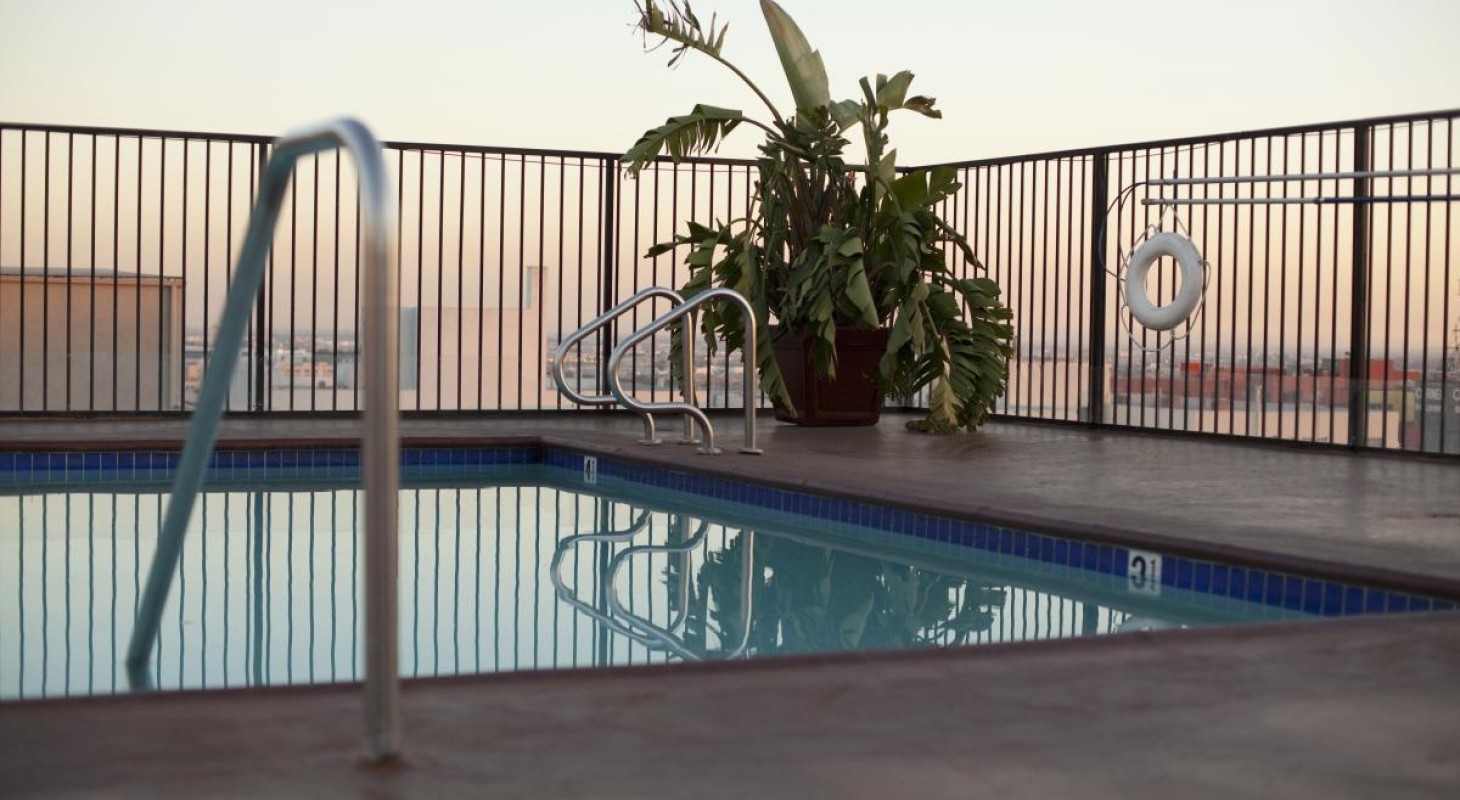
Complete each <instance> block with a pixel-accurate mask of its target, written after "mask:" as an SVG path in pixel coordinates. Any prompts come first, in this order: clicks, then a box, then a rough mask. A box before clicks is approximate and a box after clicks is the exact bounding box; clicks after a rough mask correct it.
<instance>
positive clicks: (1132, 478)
mask: <svg viewBox="0 0 1460 800" xmlns="http://www.w3.org/2000/svg"><path fill="white" fill-rule="evenodd" d="M900 422H901V420H900V419H898V418H896V417H893V418H890V419H889V420H887V421H885V422H884V423H883V424H882V425H880V426H878V427H876V428H866V429H841V430H825V429H823V430H816V429H804V428H796V427H792V426H784V425H775V424H772V423H768V424H766V425H765V426H764V429H763V431H762V437H761V445H762V446H763V447H764V448H765V450H766V454H765V455H763V456H750V455H742V454H738V453H736V452H734V449H733V448H734V447H737V446H738V445H739V442H740V438H741V434H740V428H739V424H740V423H739V419H738V418H735V417H728V416H727V417H720V418H717V420H716V426H717V430H719V431H720V433H721V437H722V442H721V444H722V446H723V447H725V449H726V452H725V453H724V454H723V455H720V456H713V457H712V456H703V455H697V454H695V453H694V452H693V450H692V448H687V447H675V446H672V445H665V446H661V447H653V448H648V447H642V446H639V445H637V444H635V443H634V440H635V439H636V438H637V434H638V432H639V426H638V424H637V422H635V421H634V420H632V419H628V418H624V417H620V416H613V415H598V414H584V415H578V416H575V417H573V418H570V419H566V420H565V419H561V418H539V417H533V418H500V417H499V418H488V419H460V418H456V419H432V420H406V421H404V422H403V424H402V433H403V434H404V435H405V436H407V437H411V438H415V439H419V440H423V441H425V440H430V441H455V442H476V441H489V440H491V441H500V440H502V439H503V438H504V437H505V438H512V439H516V438H517V437H526V438H525V439H522V440H523V441H543V442H546V443H548V444H551V445H556V446H566V447H573V448H577V449H581V450H584V451H589V452H596V453H601V454H608V455H616V456H619V457H622V458H632V459H637V460H643V461H649V462H653V463H659V464H663V465H666V466H674V467H676V468H682V469H691V470H696V471H710V472H716V473H722V474H731V475H737V476H741V477H744V478H747V479H752V480H757V481H762V482H766V483H773V484H778V485H788V486H802V487H806V488H810V489H815V490H818V491H828V492H832V493H835V494H840V495H845V496H853V497H860V498H868V499H874V500H879V501H887V502H893V503H897V504H903V505H909V506H916V507H922V508H931V509H937V510H943V511H947V512H949V513H956V514H967V515H975V516H982V517H985V518H990V519H995V520H1005V521H1010V522H1015V523H1019V524H1023V525H1026V526H1028V527H1033V528H1039V529H1049V530H1057V531H1068V532H1072V533H1082V532H1083V533H1084V534H1087V535H1090V536H1094V537H1096V538H1108V537H1114V538H1120V537H1127V538H1129V537H1134V538H1135V540H1137V541H1141V542H1149V543H1153V544H1164V545H1166V546H1169V547H1170V548H1172V549H1174V550H1177V551H1183V552H1198V553H1212V554H1220V553H1226V554H1228V555H1231V556H1232V557H1234V558H1237V559H1239V560H1240V559H1259V560H1261V559H1269V560H1273V561H1274V562H1275V563H1281V564H1289V565H1293V566H1301V565H1304V564H1308V565H1311V566H1315V567H1317V568H1318V569H1319V570H1320V571H1322V570H1325V569H1328V570H1337V571H1338V572H1339V573H1340V574H1367V575H1370V576H1374V577H1378V578H1380V579H1382V580H1385V581H1387V582H1395V583H1398V584H1400V585H1413V586H1420V587H1424V586H1427V587H1430V588H1432V589H1438V590H1443V591H1445V592H1447V593H1448V592H1450V591H1452V590H1453V589H1454V588H1455V587H1456V586H1460V462H1455V461H1449V462H1440V461H1416V460H1406V459H1402V458H1393V457H1385V456H1354V455H1351V454H1346V453H1342V452H1313V451H1303V450H1296V449H1292V448H1283V447H1269V446H1254V445H1249V444H1242V443H1225V442H1214V441H1198V440H1189V439H1175V438H1169V437H1159V436H1146V435H1131V434H1123V433H1112V432H1092V431H1088V430H1083V429H1078V428H1067V427H1058V426H1042V425H1025V424H993V425H989V426H987V427H985V428H984V429H983V430H981V431H980V432H979V433H977V434H973V435H957V436H951V437H927V436H920V435H915V434H911V433H907V432H905V431H903V430H901V428H900ZM358 426H359V423H358V421H355V420H350V419H330V420H317V419H315V420H300V419H283V420H256V419H247V420H229V421H228V422H226V423H225V426H224V429H223V434H222V440H223V443H224V444H225V445H226V444H229V443H238V444H245V445H258V444H262V443H269V442H274V443H279V444H291V445H299V444H304V443H308V442H318V443H326V442H342V441H350V440H352V439H353V438H355V437H357V436H358V430H359V428H358ZM666 427H668V426H666ZM676 427H677V425H676ZM675 432H677V431H666V433H669V434H671V435H672V434H673V433H675ZM182 437H183V423H182V421H180V420H142V421H135V422H127V421H106V422H92V421H81V420H48V421H40V422H37V421H31V420H0V449H8V448H15V447H56V446H61V445H62V444H67V445H69V446H72V447H91V446H97V447H102V446H109V445H110V444H126V445H127V446H133V445H139V446H140V445H142V444H148V445H156V446H174V447H175V446H177V444H178V443H179V442H180V441H181V440H182ZM360 713H361V710H360V697H359V693H358V689H357V688H353V687H320V688H281V689H261V690H245V691H238V692H233V691H230V692H210V693H195V694H177V695H159V696H152V697H121V698H104V699H95V700H61V701H39V702H26V703H12V704H0V796H15V797H25V796H65V797H90V796H95V797H203V796H207V797H304V796H320V797H335V796H340V797H453V796H463V797H465V796H470V797H615V798H616V797H624V798H629V797H687V796H688V797H747V796H757V795H759V796H766V797H839V798H846V797H876V798H887V797H903V796H907V797H1003V798H1019V797H1031V798H1035V797H1038V798H1048V797H1091V798H1103V797H1157V796H1159V797H1173V796H1174V797H1325V798H1331V797H1386V798H1388V797H1454V796H1460V744H1457V743H1460V615H1457V614H1432V615H1423V616H1413V617H1387V618H1378V619H1350V620H1340V621H1325V622H1317V623H1290V624H1286V625H1269V626H1256V627H1246V628H1225V629H1207V630H1201V631H1177V632H1159V633H1138V634H1123V635H1121V636H1118V637H1110V638H1105V639H1097V640H1080V641H1071V642H1047V643H1033V644H1015V645H997V646H990V647H985V648H981V649H966V650H956V651H938V652H924V653H911V654H898V655H890V656H887V655H884V656H857V655H850V656H848V655H838V656H826V657H818V658H811V659H797V660H786V661H775V660H769V661H765V662H757V663H748V664H730V665H710V666H707V667H698V666H677V667H662V668H659V667H656V668H635V669H632V670H622V671H621V670H609V671H603V672H593V673H559V674H519V675H497V676H482V677H473V678H460V679H449V680H432V681H418V682H413V683H409V684H407V688H406V692H405V701H404V714H405V726H406V735H407V751H406V752H407V756H408V757H407V760H406V762H405V763H404V764H402V765H398V766H397V767H394V768H389V769H374V768H372V769H367V768H362V767H360V766H359V765H358V763H357V757H358V748H359V721H360Z"/></svg>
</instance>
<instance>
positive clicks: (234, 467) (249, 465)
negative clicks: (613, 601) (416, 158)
mask: <svg viewBox="0 0 1460 800" xmlns="http://www.w3.org/2000/svg"><path fill="white" fill-rule="evenodd" d="M180 459H181V454H180V453H179V452H177V451H149V450H139V451H94V452H93V451H87V452H80V451H78V452H28V451H7V452H0V489H7V488H25V487H43V486H46V485H61V484H67V485H69V484H75V483H78V482H85V483H97V484H103V485H104V484H108V483H111V484H126V483H154V482H166V481H171V480H172V479H173V478H174V477H175V476H176V473H177V467H178V462H179V461H180ZM541 462H542V449H541V448H540V447H537V446H507V447H502V446H495V447H475V448H440V447H402V448H401V470H402V474H403V475H404V476H407V477H411V478H451V477H469V476H470V474H471V471H472V470H473V469H478V468H481V467H494V466H526V465H529V464H539V463H541ZM207 469H208V480H210V481H230V480H273V479H281V478H287V479H295V480H308V479H321V480H329V479H342V478H350V477H354V476H355V475H358V474H359V470H360V451H359V449H358V448H299V449H279V448H273V449H268V450H229V449H224V450H217V451H215V452H214V453H213V454H212V455H211V456H210V457H209V459H208V466H207Z"/></svg>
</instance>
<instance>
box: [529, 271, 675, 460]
mask: <svg viewBox="0 0 1460 800" xmlns="http://www.w3.org/2000/svg"><path fill="white" fill-rule="evenodd" d="M656 297H662V298H665V299H667V300H669V301H670V302H671V303H672V304H673V305H675V306H679V305H682V304H683V303H684V297H682V296H681V295H680V294H679V292H676V291H674V290H673V289H666V288H665V287H663V286H653V287H650V288H648V289H644V290H643V291H640V292H637V293H635V294H634V295H633V296H632V297H630V298H628V299H627V300H624V301H623V302H622V303H619V304H618V305H616V306H614V307H613V308H610V309H609V310H607V311H605V312H603V313H602V314H599V315H598V316H596V317H594V318H593V319H592V320H591V321H590V322H589V323H588V324H586V325H584V326H583V327H581V328H579V329H578V330H576V331H573V332H572V333H570V334H568V338H566V339H564V340H563V341H561V342H559V343H558V349H557V350H554V351H553V366H552V370H551V374H552V378H553V383H555V384H557V386H558V391H560V392H562V393H563V394H565V395H567V396H568V399H569V400H572V401H573V402H575V403H577V404H578V405H580V406H611V405H613V404H614V403H616V402H618V401H617V400H615V399H614V397H613V395H607V394H601V395H585V394H582V393H580V392H579V391H578V390H577V389H574V388H573V387H571V386H569V385H568V382H567V380H566V379H565V378H564V377H563V357H564V356H565V355H567V353H568V350H569V349H570V348H572V347H574V346H575V345H577V344H578V343H579V342H581V341H583V340H584V339H586V338H588V336H589V334H591V333H593V332H594V331H596V330H598V329H599V328H602V327H604V326H606V325H608V324H609V323H610V322H613V321H614V320H616V319H618V318H619V317H621V316H623V315H624V314H626V313H628V311H629V310H630V309H632V308H634V307H635V306H637V305H639V304H640V303H642V302H644V301H645V300H650V299H653V298H656ZM691 324H692V320H686V321H685V329H684V348H683V349H684V387H683V388H684V401H685V402H686V403H689V404H690V405H694V404H695V387H694V379H693V376H694V331H692V330H691V329H690V327H691ZM639 413H640V414H642V415H643V417H644V438H643V439H641V440H640V441H641V442H642V443H643V444H659V436H658V434H657V433H656V432H655V430H654V415H653V414H652V413H650V412H646V411H641V412H639ZM679 443H680V444H698V443H699V440H698V439H696V438H695V436H694V418H693V417H691V416H690V415H689V414H686V415H685V417H684V438H683V439H680V440H679Z"/></svg>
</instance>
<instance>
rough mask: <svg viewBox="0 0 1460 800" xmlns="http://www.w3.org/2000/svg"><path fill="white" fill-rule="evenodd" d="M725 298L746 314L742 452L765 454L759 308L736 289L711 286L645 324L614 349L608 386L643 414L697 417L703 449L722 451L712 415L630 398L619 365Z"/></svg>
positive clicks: (687, 405)
mask: <svg viewBox="0 0 1460 800" xmlns="http://www.w3.org/2000/svg"><path fill="white" fill-rule="evenodd" d="M721 298H723V299H725V300H729V301H730V302H732V303H735V304H736V305H738V306H740V312H741V315H742V316H741V320H742V322H743V323H744V325H745V333H744V337H743V339H744V344H742V345H741V350H740V356H741V363H742V364H743V366H744V371H745V383H744V394H743V405H744V406H745V441H744V443H743V446H742V447H741V448H740V452H742V453H749V454H752V455H759V454H761V453H764V452H765V451H764V450H761V449H760V448H759V447H756V446H755V400H756V364H757V363H758V362H757V361H756V357H755V309H754V308H752V307H751V305H750V301H748V300H746V299H745V297H744V296H743V295H741V294H740V293H739V292H737V291H735V290H733V289H710V290H708V291H704V292H701V293H699V294H697V295H695V296H694V297H692V298H690V299H688V300H686V301H685V302H684V304H683V305H679V306H676V307H674V308H672V309H670V310H669V311H666V312H665V313H663V314H661V315H660V316H658V317H656V318H655V319H654V321H653V322H650V323H649V324H648V325H645V326H644V327H642V328H640V329H639V330H637V331H634V332H633V334H631V335H630V336H629V338H627V339H625V340H624V341H623V342H622V343H621V344H619V346H618V347H617V348H616V349H615V350H614V351H613V354H612V355H611V356H609V359H608V388H609V391H611V392H613V396H614V398H616V399H617V400H618V401H619V403H621V404H622V405H623V406H624V408H629V409H633V410H634V411H637V412H639V413H641V414H649V413H653V412H656V411H658V412H676V411H677V412H681V413H684V414H687V415H690V416H692V417H694V419H695V421H696V422H698V423H699V424H700V432H701V433H703V434H704V444H703V445H702V446H701V447H700V452H701V453H707V454H713V453H718V452H720V451H719V449H718V448H716V447H715V430H714V428H713V427H711V425H710V418H709V417H708V416H706V415H705V412H703V411H701V410H700V409H699V408H698V407H696V406H695V405H694V404H693V403H643V402H640V401H638V400H635V399H634V398H632V397H629V396H628V395H627V394H625V393H624V388H623V385H622V383H621V382H620V380H619V376H618V368H619V364H621V363H622V362H623V359H624V354H625V353H627V352H629V351H630V350H632V349H633V348H634V345H636V344H638V343H639V342H642V341H644V340H645V339H647V338H649V337H650V336H653V335H654V334H655V333H656V332H658V331H660V330H661V329H663V328H665V327H667V326H668V325H669V324H670V323H672V322H674V321H676V320H678V319H680V318H681V317H685V316H688V315H692V314H693V313H694V311H695V309H697V308H699V307H700V306H702V305H704V304H705V303H708V302H709V301H711V300H716V299H721ZM690 320H691V321H690V322H687V323H686V325H685V327H686V331H685V339H686V340H688V339H690V338H692V336H693V331H691V330H689V329H690V328H692V327H693V324H692V320H693V317H692V316H690ZM685 382H686V383H693V381H689V380H687V381H685Z"/></svg>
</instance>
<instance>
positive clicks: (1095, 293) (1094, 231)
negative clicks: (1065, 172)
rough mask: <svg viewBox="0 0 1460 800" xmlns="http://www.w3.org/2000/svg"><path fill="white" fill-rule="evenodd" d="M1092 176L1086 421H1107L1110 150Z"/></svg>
mask: <svg viewBox="0 0 1460 800" xmlns="http://www.w3.org/2000/svg"><path fill="white" fill-rule="evenodd" d="M1091 166H1092V167H1093V171H1092V173H1091V178H1090V197H1089V201H1090V207H1089V213H1090V266H1091V272H1090V309H1089V311H1090V316H1089V329H1090V339H1089V342H1090V350H1089V357H1090V358H1089V369H1090V374H1089V377H1088V381H1087V384H1088V385H1089V387H1090V402H1089V406H1088V410H1087V411H1086V417H1085V422H1088V423H1090V424H1092V425H1099V424H1102V423H1104V422H1105V293H1106V288H1105V276H1106V271H1105V252H1106V249H1107V248H1106V247H1105V227H1106V219H1105V216H1106V208H1107V207H1108V206H1109V205H1110V198H1109V190H1110V187H1109V183H1110V151H1108V150H1097V151H1096V152H1095V153H1094V154H1092V155H1091Z"/></svg>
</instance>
